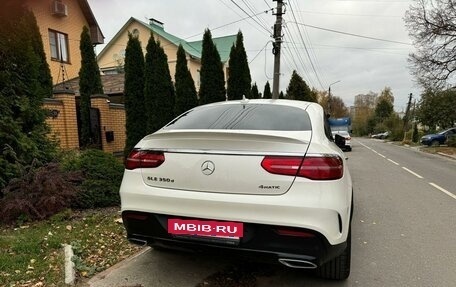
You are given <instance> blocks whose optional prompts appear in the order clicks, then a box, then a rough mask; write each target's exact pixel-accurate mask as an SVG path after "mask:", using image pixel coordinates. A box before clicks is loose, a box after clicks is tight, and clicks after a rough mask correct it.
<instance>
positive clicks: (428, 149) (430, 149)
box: [420, 146, 456, 156]
mask: <svg viewBox="0 0 456 287" xmlns="http://www.w3.org/2000/svg"><path fill="white" fill-rule="evenodd" d="M420 150H421V151H424V152H428V153H439V152H441V153H445V154H449V155H453V156H456V147H449V146H438V147H427V146H426V147H421V149H420Z"/></svg>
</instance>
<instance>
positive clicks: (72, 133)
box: [25, 0, 125, 154]
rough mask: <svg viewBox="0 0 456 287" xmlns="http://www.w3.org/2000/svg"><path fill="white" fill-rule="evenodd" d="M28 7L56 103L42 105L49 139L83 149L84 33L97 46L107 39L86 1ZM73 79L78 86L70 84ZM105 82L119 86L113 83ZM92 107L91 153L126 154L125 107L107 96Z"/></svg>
mask: <svg viewBox="0 0 456 287" xmlns="http://www.w3.org/2000/svg"><path fill="white" fill-rule="evenodd" d="M25 3H26V5H27V7H28V8H29V9H30V10H31V11H32V12H33V14H34V15H35V18H36V21H37V24H38V28H39V30H40V34H41V37H42V39H43V48H44V52H45V54H46V59H47V62H48V64H49V68H50V70H51V76H52V80H53V83H54V95H53V97H52V98H46V99H44V104H43V106H44V108H45V109H46V110H48V112H49V115H48V118H47V119H46V122H47V124H48V125H49V127H50V128H51V134H50V136H51V137H53V138H56V139H57V140H58V142H59V144H60V147H61V148H63V149H79V142H80V141H79V130H80V119H79V117H78V110H79V104H78V98H79V94H78V91H79V78H78V76H79V70H80V69H81V52H80V48H79V42H80V39H81V32H82V30H83V27H84V26H87V27H88V28H89V31H90V36H91V40H92V44H93V45H94V46H95V45H98V44H103V43H104V36H103V33H102V32H101V30H100V27H99V25H98V23H97V21H96V19H95V16H94V14H93V12H92V10H91V8H90V6H89V3H88V2H87V0H25ZM69 79H74V80H73V81H72V82H69ZM107 80H108V81H111V82H112V81H113V82H115V83H116V80H115V79H107ZM122 81H123V79H122ZM66 83H69V84H66ZM70 84H71V85H70ZM115 86H116V87H117V86H118V85H115ZM110 90H111V91H112V93H111V94H116V95H117V94H120V96H122V95H123V88H122V91H121V92H117V93H116V91H115V89H114V88H113V89H110ZM91 106H92V107H91V111H90V113H91V129H92V133H93V135H94V141H93V147H97V148H100V149H102V150H104V151H105V152H111V153H113V154H122V153H123V147H124V144H125V111H124V107H123V105H118V104H115V103H111V101H110V98H109V96H108V95H93V96H92V98H91Z"/></svg>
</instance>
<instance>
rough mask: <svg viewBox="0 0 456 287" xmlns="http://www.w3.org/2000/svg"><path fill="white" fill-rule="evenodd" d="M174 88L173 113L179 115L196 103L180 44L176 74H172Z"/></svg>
mask: <svg viewBox="0 0 456 287" xmlns="http://www.w3.org/2000/svg"><path fill="white" fill-rule="evenodd" d="M174 80H175V84H174V85H175V88H176V105H175V107H174V112H175V115H180V114H182V113H183V112H185V111H188V110H190V109H192V108H194V107H196V106H197V105H198V98H197V96H196V89H195V82H194V81H193V78H192V75H191V74H190V71H189V70H188V66H187V58H186V56H185V50H184V48H183V47H182V45H179V48H178V49H177V62H176V74H175V76H174Z"/></svg>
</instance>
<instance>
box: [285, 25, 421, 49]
mask: <svg viewBox="0 0 456 287" xmlns="http://www.w3.org/2000/svg"><path fill="white" fill-rule="evenodd" d="M290 23H295V24H297V25H301V26H305V27H309V28H314V29H318V30H323V31H327V32H332V33H337V34H342V35H347V36H352V37H358V38H364V39H369V40H375V41H382V42H388V43H394V44H401V45H408V46H413V44H411V43H407V42H401V41H394V40H387V39H382V38H375V37H369V36H364V35H358V34H353V33H347V32H343V31H337V30H333V29H328V28H322V27H317V26H313V25H308V24H304V23H297V22H290Z"/></svg>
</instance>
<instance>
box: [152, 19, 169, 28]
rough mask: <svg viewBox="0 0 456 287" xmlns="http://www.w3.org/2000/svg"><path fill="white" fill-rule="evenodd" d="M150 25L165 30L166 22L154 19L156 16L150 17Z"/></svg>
mask: <svg viewBox="0 0 456 287" xmlns="http://www.w3.org/2000/svg"><path fill="white" fill-rule="evenodd" d="M149 25H151V26H155V27H157V28H160V29H162V30H165V26H164V25H165V24H163V22H160V21H158V20H157V19H154V18H150V19H149Z"/></svg>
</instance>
